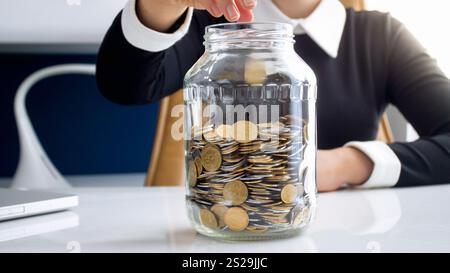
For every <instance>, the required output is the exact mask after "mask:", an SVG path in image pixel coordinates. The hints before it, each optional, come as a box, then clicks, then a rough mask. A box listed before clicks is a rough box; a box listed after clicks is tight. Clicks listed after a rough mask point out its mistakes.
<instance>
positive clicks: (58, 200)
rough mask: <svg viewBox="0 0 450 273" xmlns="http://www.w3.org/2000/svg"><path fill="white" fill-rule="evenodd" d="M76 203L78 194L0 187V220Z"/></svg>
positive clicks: (39, 212) (47, 211)
mask: <svg viewBox="0 0 450 273" xmlns="http://www.w3.org/2000/svg"><path fill="white" fill-rule="evenodd" d="M77 205H78V196H76V195H71V194H62V193H52V192H44V191H20V190H11V189H2V188H0V221H3V220H9V219H14V218H20V217H26V216H31V215H37V214H44V213H49V212H54V211H61V210H65V209H68V208H71V207H75V206H77Z"/></svg>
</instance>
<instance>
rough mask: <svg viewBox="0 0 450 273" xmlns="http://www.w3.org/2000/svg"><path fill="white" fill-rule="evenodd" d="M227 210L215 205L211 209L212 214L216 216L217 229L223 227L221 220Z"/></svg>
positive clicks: (224, 207) (220, 205)
mask: <svg viewBox="0 0 450 273" xmlns="http://www.w3.org/2000/svg"><path fill="white" fill-rule="evenodd" d="M227 210H228V208H227V207H226V206H224V205H222V204H215V205H214V206H212V207H211V211H212V213H214V215H216V218H217V220H218V222H219V223H218V224H219V227H223V226H225V222H224V220H223V216H224V215H225V212H227Z"/></svg>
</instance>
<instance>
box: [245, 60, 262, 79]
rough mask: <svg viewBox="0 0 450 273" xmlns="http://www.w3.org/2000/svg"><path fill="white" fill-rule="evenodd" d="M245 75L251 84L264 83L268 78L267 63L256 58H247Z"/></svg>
mask: <svg viewBox="0 0 450 273" xmlns="http://www.w3.org/2000/svg"><path fill="white" fill-rule="evenodd" d="M244 77H245V81H246V82H247V83H249V84H262V83H263V82H264V80H265V79H266V64H265V63H264V62H262V61H258V60H255V59H250V58H249V59H247V60H246V62H245V75H244Z"/></svg>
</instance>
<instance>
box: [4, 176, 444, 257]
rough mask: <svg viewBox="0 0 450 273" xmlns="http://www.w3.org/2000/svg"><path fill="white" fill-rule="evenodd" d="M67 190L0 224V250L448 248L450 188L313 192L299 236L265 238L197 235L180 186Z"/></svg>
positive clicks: (351, 250) (258, 250)
mask: <svg viewBox="0 0 450 273" xmlns="http://www.w3.org/2000/svg"><path fill="white" fill-rule="evenodd" d="M85 179H86V180H87V181H89V180H90V179H92V178H89V177H86V178H85ZM123 179H124V184H125V182H126V181H125V180H126V177H123ZM72 191H73V192H75V193H78V194H79V197H80V205H79V207H77V208H75V209H73V210H71V211H66V212H61V213H55V214H49V215H44V216H35V217H30V218H25V219H20V220H14V221H8V222H3V223H0V252H29V251H31V252H419V251H420V252H449V251H450V198H449V196H450V185H445V186H431V187H417V188H407V189H382V190H365V191H341V192H334V193H323V194H319V198H318V211H317V217H316V219H315V221H314V223H313V224H312V225H311V226H310V228H309V229H308V230H307V231H306V232H305V233H304V234H303V235H300V236H297V237H293V238H288V239H281V240H273V241H263V242H225V241H217V240H213V239H210V238H207V237H204V236H201V235H198V234H196V232H195V231H194V230H193V229H192V227H191V226H190V224H189V222H188V219H187V215H186V210H185V205H184V200H185V198H184V189H183V188H179V187H174V188H168V187H158V188H156V187H155V188H143V187H95V188H89V187H79V188H73V190H72Z"/></svg>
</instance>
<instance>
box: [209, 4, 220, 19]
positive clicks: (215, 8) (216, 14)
mask: <svg viewBox="0 0 450 273" xmlns="http://www.w3.org/2000/svg"><path fill="white" fill-rule="evenodd" d="M207 10H208V12H209V13H210V14H211V15H212V16H214V17H221V16H222V15H223V13H222V11H221V10H220V8H219V7H218V6H217V5H216V3H214V1H211V3H210V4H209V7H208V8H207Z"/></svg>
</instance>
